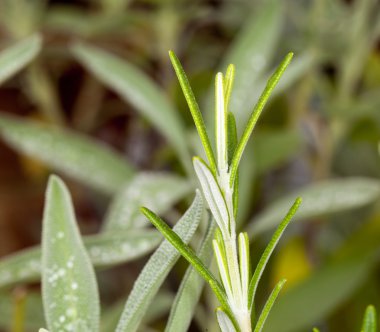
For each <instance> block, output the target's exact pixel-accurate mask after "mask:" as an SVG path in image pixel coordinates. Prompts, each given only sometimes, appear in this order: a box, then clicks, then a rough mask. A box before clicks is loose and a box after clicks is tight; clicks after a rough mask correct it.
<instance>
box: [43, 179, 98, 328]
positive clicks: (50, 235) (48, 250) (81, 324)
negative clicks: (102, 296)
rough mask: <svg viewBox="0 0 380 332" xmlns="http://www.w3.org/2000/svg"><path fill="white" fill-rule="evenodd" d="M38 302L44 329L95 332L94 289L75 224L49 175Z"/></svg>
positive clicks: (59, 185) (65, 195)
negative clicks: (44, 323)
mask: <svg viewBox="0 0 380 332" xmlns="http://www.w3.org/2000/svg"><path fill="white" fill-rule="evenodd" d="M42 300H43V305H44V313H45V317H46V322H47V326H48V329H49V330H50V331H52V332H54V331H64V330H66V331H67V330H68V331H83V332H96V331H99V323H100V304H99V294H98V286H97V283H96V278H95V272H94V269H93V267H92V265H91V261H90V257H89V256H88V254H87V251H86V249H85V247H84V244H83V242H82V239H81V236H80V233H79V229H78V226H77V224H76V220H75V215H74V210H73V206H72V201H71V197H70V193H69V191H68V190H67V188H66V186H65V184H64V183H63V181H62V180H60V179H59V178H58V177H56V176H51V177H50V179H49V183H48V188H47V191H46V201H45V208H44V217H43V230H42Z"/></svg>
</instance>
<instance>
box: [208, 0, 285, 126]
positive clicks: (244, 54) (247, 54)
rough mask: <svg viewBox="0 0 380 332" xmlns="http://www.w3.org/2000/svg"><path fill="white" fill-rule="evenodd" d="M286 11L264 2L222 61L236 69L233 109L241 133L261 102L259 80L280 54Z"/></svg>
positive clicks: (272, 2)
mask: <svg viewBox="0 0 380 332" xmlns="http://www.w3.org/2000/svg"><path fill="white" fill-rule="evenodd" d="M283 9H284V8H283V3H282V2H281V1H276V0H268V1H264V2H262V5H261V6H260V7H257V6H256V7H253V10H252V14H250V15H249V16H248V17H247V20H246V22H247V23H246V24H245V25H244V26H243V27H242V29H241V30H240V31H239V32H238V33H237V36H236V38H235V40H234V41H233V43H232V46H231V47H230V49H229V50H228V52H227V54H226V56H225V58H224V59H223V61H222V64H221V68H225V67H226V66H228V65H229V64H230V63H233V64H234V65H235V67H236V75H235V81H234V89H233V92H232V94H231V98H230V102H229V103H230V108H229V109H230V110H231V111H232V112H234V113H235V116H236V121H237V127H238V129H239V130H241V129H243V126H244V125H245V123H246V122H247V120H248V114H247V110H248V109H250V108H251V107H252V105H253V104H255V103H256V101H257V100H255V99H252V94H253V93H255V90H256V88H257V80H258V79H259V78H260V77H261V76H262V75H263V73H264V71H265V70H266V69H267V68H268V65H269V64H270V63H271V61H272V59H273V56H274V55H275V54H276V53H275V52H276V50H277V44H278V41H279V40H280V36H281V33H282V29H281V28H282V26H283V22H284V20H283V17H284V11H283ZM253 87H255V88H253ZM210 99H211V98H210ZM210 104H211V103H210ZM209 108H210V107H209ZM208 119H209V118H208Z"/></svg>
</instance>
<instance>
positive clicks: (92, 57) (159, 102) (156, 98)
mask: <svg viewBox="0 0 380 332" xmlns="http://www.w3.org/2000/svg"><path fill="white" fill-rule="evenodd" d="M71 50H72V52H73V54H74V56H75V57H76V58H77V59H78V61H79V62H80V63H81V64H82V65H83V66H84V67H86V68H87V69H88V70H89V71H91V72H92V73H93V74H94V75H95V76H96V77H97V78H98V79H99V80H101V81H102V82H103V83H104V84H106V85H107V86H109V87H110V88H111V89H113V90H115V91H116V92H117V93H118V94H120V96H121V97H122V98H124V99H125V100H126V101H127V102H128V103H131V104H132V105H134V106H135V107H136V109H137V110H138V111H140V112H141V113H142V114H143V115H144V117H146V118H147V119H148V120H149V121H150V122H151V123H152V124H153V125H154V126H155V127H156V128H157V129H158V130H159V131H160V132H161V133H162V134H163V135H164V136H165V137H166V138H167V139H168V141H169V142H170V144H172V146H173V147H174V148H175V149H176V150H177V152H178V154H179V156H180V157H181V160H182V161H183V163H184V165H185V166H186V167H188V168H187V169H190V168H189V161H190V158H189V153H188V148H187V143H186V135H184V132H185V128H184V125H183V123H182V121H181V119H180V117H179V115H178V112H177V111H176V110H175V109H174V108H173V106H172V105H171V104H170V103H169V101H168V99H167V98H166V96H165V95H164V94H163V92H162V91H161V90H160V88H159V87H158V86H157V85H156V84H155V83H154V82H153V81H152V80H151V79H150V78H148V77H147V76H146V75H145V74H144V73H143V72H141V71H140V70H139V69H137V68H136V67H134V66H132V65H131V64H129V63H128V62H126V61H124V60H122V59H120V58H118V57H117V56H115V55H112V54H110V53H107V52H105V51H103V50H101V49H98V48H95V47H93V46H88V45H84V44H74V45H73V46H72V47H71Z"/></svg>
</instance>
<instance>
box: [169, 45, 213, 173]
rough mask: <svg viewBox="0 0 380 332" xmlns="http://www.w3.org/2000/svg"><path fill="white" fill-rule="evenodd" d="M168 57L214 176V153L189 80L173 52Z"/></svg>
mask: <svg viewBox="0 0 380 332" xmlns="http://www.w3.org/2000/svg"><path fill="white" fill-rule="evenodd" d="M169 57H170V60H171V62H172V65H173V67H174V70H175V72H176V75H177V78H178V81H179V83H180V85H181V88H182V91H183V94H184V95H185V98H186V101H187V105H188V106H189V109H190V113H191V115H192V117H193V120H194V123H195V126H196V128H197V131H198V134H199V137H200V139H201V141H202V144H203V148H204V150H205V153H206V156H207V159H208V162H209V163H210V167H211V169H212V171H213V173H214V174H216V162H215V156H214V152H213V150H212V146H211V143H210V139H209V137H208V135H207V131H206V126H205V124H204V121H203V117H202V113H201V111H200V110H199V106H198V103H197V101H196V99H195V96H194V93H193V90H192V89H191V86H190V83H189V80H188V79H187V76H186V73H185V71H184V70H183V68H182V65H181V63H180V61H179V60H178V58H177V56H176V55H175V54H174V52H173V51H169Z"/></svg>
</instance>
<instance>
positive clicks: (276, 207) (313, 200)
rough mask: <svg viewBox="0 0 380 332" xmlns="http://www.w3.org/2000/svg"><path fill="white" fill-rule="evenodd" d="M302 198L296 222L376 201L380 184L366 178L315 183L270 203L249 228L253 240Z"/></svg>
mask: <svg viewBox="0 0 380 332" xmlns="http://www.w3.org/2000/svg"><path fill="white" fill-rule="evenodd" d="M299 196H301V197H302V199H303V203H302V206H301V208H300V209H299V211H298V213H297V215H296V216H295V218H294V220H300V219H306V218H310V219H311V218H314V217H316V216H320V215H325V214H329V213H333V212H339V211H345V210H349V209H353V208H357V207H360V206H363V205H366V204H368V203H370V202H373V201H374V200H375V199H377V198H378V197H379V196H380V182H379V181H377V180H375V179H367V178H346V179H335V180H328V181H324V182H320V183H316V184H312V185H310V186H308V187H306V188H304V189H301V190H299V191H297V192H296V193H293V194H288V195H287V196H286V197H284V198H282V199H279V200H278V201H277V202H275V203H273V204H271V205H270V206H269V207H268V208H266V209H265V210H264V211H263V212H262V213H261V214H260V215H259V216H258V217H257V218H256V219H255V221H254V222H253V223H251V225H250V226H249V227H248V235H249V236H250V237H252V236H253V235H257V234H261V233H263V232H265V231H268V230H269V229H271V228H273V227H275V225H277V223H278V220H279V219H281V217H282V216H283V215H284V214H285V213H286V209H287V206H289V204H291V202H292V201H294V199H295V197H299Z"/></svg>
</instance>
